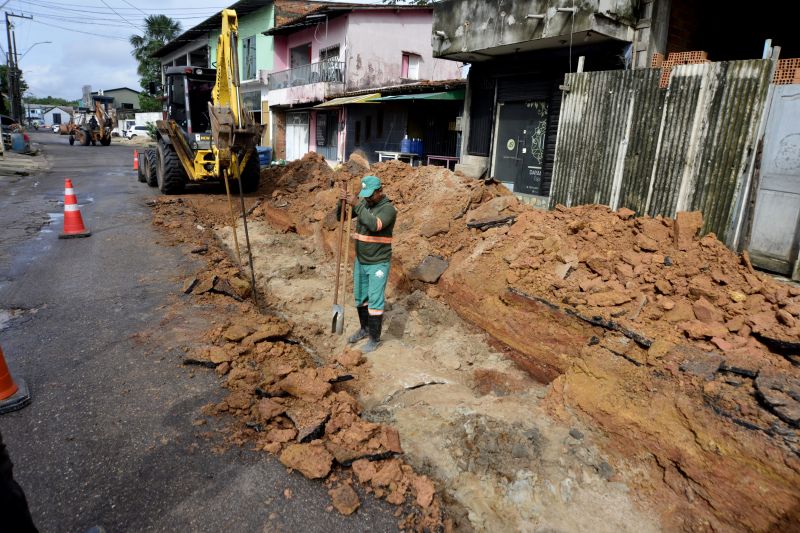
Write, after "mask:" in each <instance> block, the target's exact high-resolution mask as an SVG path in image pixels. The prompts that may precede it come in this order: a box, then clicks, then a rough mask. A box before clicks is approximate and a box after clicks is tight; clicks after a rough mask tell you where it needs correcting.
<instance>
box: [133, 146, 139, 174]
mask: <svg viewBox="0 0 800 533" xmlns="http://www.w3.org/2000/svg"><path fill="white" fill-rule="evenodd" d="M133 170H139V150H134V151H133Z"/></svg>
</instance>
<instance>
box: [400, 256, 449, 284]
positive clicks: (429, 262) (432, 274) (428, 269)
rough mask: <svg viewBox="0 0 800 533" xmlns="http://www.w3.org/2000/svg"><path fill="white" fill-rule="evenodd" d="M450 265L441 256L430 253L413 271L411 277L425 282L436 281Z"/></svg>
mask: <svg viewBox="0 0 800 533" xmlns="http://www.w3.org/2000/svg"><path fill="white" fill-rule="evenodd" d="M448 266H450V265H449V263H448V262H447V261H445V260H444V259H442V258H441V257H438V256H435V255H429V256H427V257H425V259H423V260H422V262H420V264H419V265H417V266H416V267H415V268H414V269H413V270H412V271H411V273H410V275H409V277H410V278H411V279H416V280H419V281H424V282H425V283H436V282H437V281H439V278H440V277H442V274H444V271H445V270H447V267H448Z"/></svg>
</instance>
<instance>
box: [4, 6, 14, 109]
mask: <svg viewBox="0 0 800 533" xmlns="http://www.w3.org/2000/svg"><path fill="white" fill-rule="evenodd" d="M6 35H7V36H8V54H7V56H8V57H7V61H6V76H7V78H8V80H7V82H6V85H7V86H8V114H9V115H11V116H12V117H13V118H16V117H15V116H14V111H15V110H16V108H15V107H14V94H16V93H15V91H14V74H13V72H14V61H13V59H12V55H11V21H10V20H9V19H8V11H6Z"/></svg>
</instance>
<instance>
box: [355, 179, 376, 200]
mask: <svg viewBox="0 0 800 533" xmlns="http://www.w3.org/2000/svg"><path fill="white" fill-rule="evenodd" d="M380 188H381V180H380V179H379V178H378V176H364V179H362V180H361V192H360V193H358V195H359V196H360V197H361V198H368V197H370V196H372V193H374V192H375V191H377V190H378V189H380Z"/></svg>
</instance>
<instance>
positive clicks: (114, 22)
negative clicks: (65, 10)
mask: <svg viewBox="0 0 800 533" xmlns="http://www.w3.org/2000/svg"><path fill="white" fill-rule="evenodd" d="M19 12H20V13H25V14H27V15H35V16H37V17H42V18H48V19H56V20H65V21H74V22H80V23H81V24H97V25H101V26H102V25H109V26H118V27H128V26H129V24H125V23H121V21H120V20H119V19H118V18H101V17H93V18H92V20H90V21H87V20H86V17H85V16H79V15H59V14H53V13H43V12H40V11H27V10H20V11H19ZM198 18H200V19H205V18H207V17H205V16H202V15H198V16H195V17H188V18H187V20H188V19H198ZM173 20H184V19H183V18H181V19H173Z"/></svg>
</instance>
